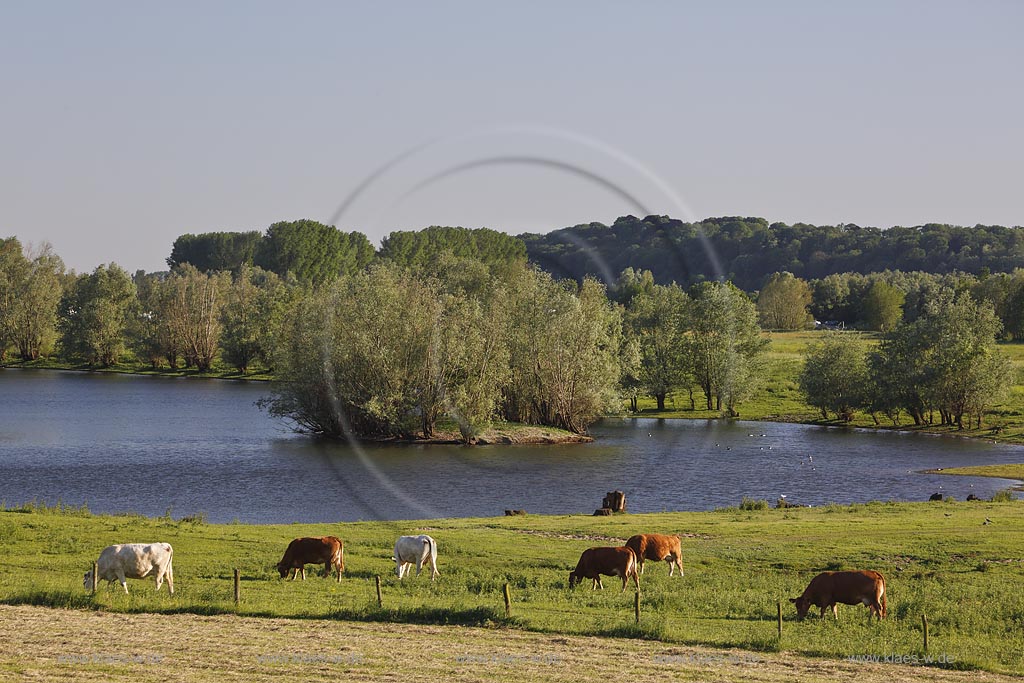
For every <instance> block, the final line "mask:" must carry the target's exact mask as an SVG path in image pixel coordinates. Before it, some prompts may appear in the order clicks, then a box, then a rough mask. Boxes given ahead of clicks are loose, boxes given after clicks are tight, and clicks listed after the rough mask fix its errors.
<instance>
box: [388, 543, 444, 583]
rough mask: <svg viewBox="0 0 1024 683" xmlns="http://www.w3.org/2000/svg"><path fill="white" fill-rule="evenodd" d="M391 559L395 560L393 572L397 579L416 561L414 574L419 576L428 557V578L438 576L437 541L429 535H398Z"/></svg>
mask: <svg viewBox="0 0 1024 683" xmlns="http://www.w3.org/2000/svg"><path fill="white" fill-rule="evenodd" d="M391 559H392V560H394V561H395V573H396V574H397V575H398V578H399V579H401V578H402V577H403V576H405V575H407V574H408V573H409V568H410V567H411V566H412V564H413V562H415V563H416V576H419V575H420V570H421V569H422V568H423V565H424V563H426V562H427V560H428V559H429V560H430V580H431V581H433V580H434V579H435V578H436V577H438V576H440V574H439V573H438V571H437V543H435V542H434V539H432V538H431V537H430V536H427V535H421V536H399V537H398V540H397V541H395V556H394V557H392V558H391Z"/></svg>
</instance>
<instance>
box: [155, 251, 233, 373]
mask: <svg viewBox="0 0 1024 683" xmlns="http://www.w3.org/2000/svg"><path fill="white" fill-rule="evenodd" d="M230 286H231V274H230V273H227V272H224V271H221V272H212V273H201V272H199V270H197V269H196V268H195V266H192V265H191V264H188V263H186V264H184V265H182V266H179V267H178V268H176V269H175V270H174V271H172V273H171V275H170V277H169V278H168V279H167V288H168V292H167V297H168V303H167V310H166V316H167V324H168V326H169V328H170V331H171V334H173V335H174V336H175V338H176V339H177V340H179V341H180V344H181V348H182V351H183V353H184V356H185V365H186V366H189V365H194V366H195V367H196V369H197V370H199V371H200V372H209V371H210V370H211V369H212V367H213V361H214V359H215V358H216V356H217V351H218V348H219V347H218V345H219V342H220V334H221V329H222V327H221V309H222V308H223V306H224V302H225V300H226V297H227V293H228V290H229V288H230Z"/></svg>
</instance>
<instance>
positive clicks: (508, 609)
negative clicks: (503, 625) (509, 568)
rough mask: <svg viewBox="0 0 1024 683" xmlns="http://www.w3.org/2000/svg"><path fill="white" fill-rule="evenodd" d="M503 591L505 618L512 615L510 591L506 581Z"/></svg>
mask: <svg viewBox="0 0 1024 683" xmlns="http://www.w3.org/2000/svg"><path fill="white" fill-rule="evenodd" d="M503 592H504V593H505V618H506V619H507V618H508V617H511V616H512V593H511V592H509V588H508V584H507V583H506V584H505V588H504V589H503Z"/></svg>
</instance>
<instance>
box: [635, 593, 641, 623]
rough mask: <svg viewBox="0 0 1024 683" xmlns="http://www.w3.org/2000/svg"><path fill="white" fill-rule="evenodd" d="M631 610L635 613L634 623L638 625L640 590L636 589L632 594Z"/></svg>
mask: <svg viewBox="0 0 1024 683" xmlns="http://www.w3.org/2000/svg"><path fill="white" fill-rule="evenodd" d="M633 612H634V613H635V614H636V623H637V625H638V626H639V625H640V590H639V589H637V592H636V595H635V596H633Z"/></svg>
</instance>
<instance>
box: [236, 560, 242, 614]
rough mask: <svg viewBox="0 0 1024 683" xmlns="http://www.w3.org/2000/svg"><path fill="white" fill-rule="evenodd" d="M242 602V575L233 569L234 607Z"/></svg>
mask: <svg viewBox="0 0 1024 683" xmlns="http://www.w3.org/2000/svg"><path fill="white" fill-rule="evenodd" d="M241 601H242V573H241V572H240V571H239V570H238V568H237V567H236V568H235V607H238V604H239V603H240V602H241Z"/></svg>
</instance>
